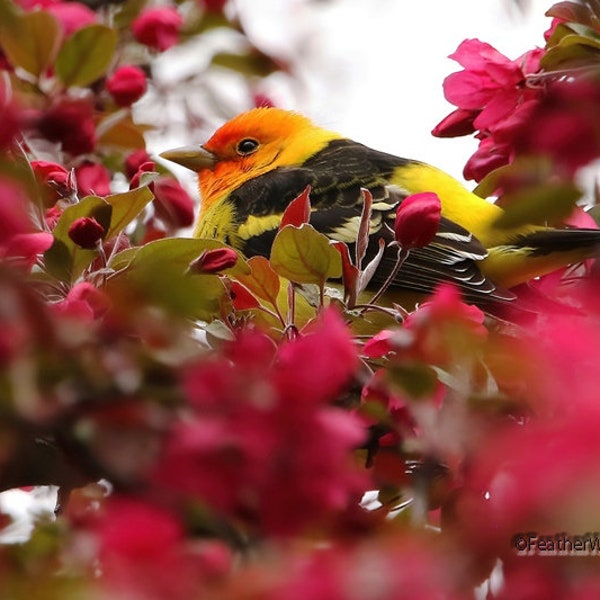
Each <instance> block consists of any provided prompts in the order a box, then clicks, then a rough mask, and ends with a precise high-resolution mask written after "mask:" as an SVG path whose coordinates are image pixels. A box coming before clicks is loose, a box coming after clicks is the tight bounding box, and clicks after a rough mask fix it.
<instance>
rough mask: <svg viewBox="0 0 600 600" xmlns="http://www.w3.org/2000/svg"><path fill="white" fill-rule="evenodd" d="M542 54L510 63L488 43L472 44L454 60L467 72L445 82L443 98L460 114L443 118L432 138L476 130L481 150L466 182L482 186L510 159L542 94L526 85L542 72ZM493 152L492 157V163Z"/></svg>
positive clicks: (467, 43) (463, 47) (527, 55)
mask: <svg viewBox="0 0 600 600" xmlns="http://www.w3.org/2000/svg"><path fill="white" fill-rule="evenodd" d="M542 54H543V51H542V50H540V49H535V50H532V51H530V52H526V53H525V54H523V55H522V56H520V57H519V58H517V59H516V60H514V61H511V60H510V59H508V58H507V57H506V56H504V55H503V54H501V53H500V52H498V51H497V50H496V49H494V48H493V47H492V46H490V45H489V44H486V43H484V42H481V41H479V40H477V39H471V40H465V41H463V42H462V43H461V44H460V45H459V47H458V48H457V50H456V52H455V53H454V54H452V55H450V58H453V59H454V60H456V61H457V62H458V63H459V64H460V65H462V66H463V67H464V69H463V70H462V71H459V72H457V73H452V74H451V75H449V76H448V77H447V78H446V79H445V81H444V95H445V96H446V99H447V100H448V101H449V102H451V103H452V104H454V105H455V106H457V107H458V110H456V111H454V112H453V113H451V114H450V115H449V116H448V117H446V118H445V119H443V120H442V121H441V122H440V123H439V124H438V125H437V126H436V127H435V128H434V130H433V133H434V135H437V136H440V137H444V136H446V137H447V136H454V135H466V134H469V133H472V132H474V131H478V135H477V137H478V138H479V140H480V149H479V150H478V153H477V155H474V156H473V157H472V158H471V160H470V161H469V163H468V165H467V167H466V168H465V177H466V178H467V179H475V180H477V181H479V180H481V179H482V178H483V177H484V176H485V175H486V174H487V173H489V172H490V171H491V170H493V169H495V168H497V167H498V166H502V165H504V164H508V163H509V162H510V161H511V160H512V156H513V154H514V150H513V144H514V137H515V135H516V133H517V132H518V131H519V130H520V129H521V128H522V127H523V126H524V125H525V124H526V123H527V119H528V116H529V114H530V111H531V108H532V103H535V102H536V101H538V99H539V97H540V96H541V94H542V92H541V90H540V89H538V88H532V87H529V86H528V85H527V76H528V75H531V74H533V73H536V72H537V71H538V70H539V65H540V59H541V57H542ZM490 150H492V152H493V158H492V159H489V160H488V159H486V156H487V154H488V153H489V151H490Z"/></svg>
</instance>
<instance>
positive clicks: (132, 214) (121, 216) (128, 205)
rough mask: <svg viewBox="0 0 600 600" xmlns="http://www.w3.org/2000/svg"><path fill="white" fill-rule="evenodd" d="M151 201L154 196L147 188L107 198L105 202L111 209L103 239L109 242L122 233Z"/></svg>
mask: <svg viewBox="0 0 600 600" xmlns="http://www.w3.org/2000/svg"><path fill="white" fill-rule="evenodd" d="M153 199H154V194H153V193H152V192H151V191H150V189H149V188H148V187H147V186H143V187H139V188H136V189H134V190H130V191H128V192H124V193H123V194H113V195H111V196H107V197H106V198H105V200H106V202H108V204H110V206H111V207H112V216H111V219H110V227H109V229H108V232H107V233H106V236H105V239H107V240H110V239H111V238H113V237H115V236H116V235H117V234H118V233H119V232H121V231H123V229H125V227H127V225H129V223H131V221H133V220H134V219H135V218H136V217H137V216H138V215H139V214H140V212H141V211H142V210H143V208H144V207H145V206H146V204H148V202H151V201H152V200H153Z"/></svg>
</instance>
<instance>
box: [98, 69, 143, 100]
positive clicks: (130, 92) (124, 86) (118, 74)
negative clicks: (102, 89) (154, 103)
mask: <svg viewBox="0 0 600 600" xmlns="http://www.w3.org/2000/svg"><path fill="white" fill-rule="evenodd" d="M147 87H148V84H147V82H146V74H145V73H144V71H142V69H140V68H139V67H136V66H135V65H124V66H122V67H119V68H118V69H117V70H116V71H115V72H114V73H113V74H112V75H111V76H110V77H109V78H108V79H107V80H106V89H107V90H108V92H109V93H110V95H111V96H112V97H113V99H114V101H115V103H116V104H117V105H118V106H131V105H132V104H133V103H134V102H136V101H137V100H139V99H140V98H141V97H142V96H143V95H144V94H145V93H146V89H147Z"/></svg>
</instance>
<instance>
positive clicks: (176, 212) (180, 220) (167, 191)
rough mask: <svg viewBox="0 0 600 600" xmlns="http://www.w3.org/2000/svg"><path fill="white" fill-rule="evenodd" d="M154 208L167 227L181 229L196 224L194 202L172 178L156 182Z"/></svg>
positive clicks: (164, 178) (161, 178) (160, 179)
mask: <svg viewBox="0 0 600 600" xmlns="http://www.w3.org/2000/svg"><path fill="white" fill-rule="evenodd" d="M154 196H155V198H154V208H155V209H156V214H157V216H158V217H159V218H160V219H161V221H163V222H164V223H165V224H166V225H169V226H171V227H175V228H177V229H179V228H180V227H189V226H190V225H191V224H192V223H193V222H194V212H195V211H194V201H193V200H192V198H191V197H190V195H189V194H188V193H187V192H186V191H185V189H184V187H183V186H182V185H181V184H180V183H179V182H178V181H177V180H176V179H173V178H172V177H160V178H159V179H157V180H156V181H155V182H154Z"/></svg>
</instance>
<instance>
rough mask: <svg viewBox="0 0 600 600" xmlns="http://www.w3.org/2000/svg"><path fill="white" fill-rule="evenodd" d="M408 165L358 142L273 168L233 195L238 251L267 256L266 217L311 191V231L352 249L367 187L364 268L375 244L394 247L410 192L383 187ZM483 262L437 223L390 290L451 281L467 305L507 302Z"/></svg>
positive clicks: (447, 225) (459, 235)
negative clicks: (399, 211)
mask: <svg viewBox="0 0 600 600" xmlns="http://www.w3.org/2000/svg"><path fill="white" fill-rule="evenodd" d="M409 162H410V161H407V160H405V159H402V158H398V157H396V156H393V155H390V154H386V153H383V152H377V151H375V150H371V149H370V148H367V147H366V146H362V145H361V144H357V143H356V142H352V141H349V140H334V141H332V142H331V143H330V144H329V145H328V146H327V147H326V148H325V149H324V150H322V151H321V152H319V153H317V154H316V155H315V156H313V157H312V158H310V159H309V160H307V161H306V162H305V163H304V165H303V166H302V167H298V168H278V169H275V170H273V171H271V172H269V173H265V174H264V175H261V176H259V177H256V178H255V179H252V180H250V181H248V182H247V183H245V184H244V185H242V186H241V187H240V188H238V189H237V190H236V191H235V192H234V193H233V194H232V196H231V199H232V201H233V202H234V205H235V211H236V219H237V221H238V224H239V225H246V227H245V231H246V232H247V234H246V235H245V236H243V247H242V250H243V252H244V253H245V254H246V255H247V256H253V255H256V254H260V255H263V256H267V257H268V256H269V254H270V249H271V244H272V243H273V239H274V237H275V235H276V233H277V225H276V224H274V223H273V221H272V220H269V221H267V220H266V218H267V217H269V216H272V215H281V214H282V213H283V211H284V210H285V208H286V207H287V206H288V204H289V203H290V202H291V201H292V200H293V199H294V198H296V197H297V196H298V195H299V194H300V193H301V192H302V191H303V190H304V189H305V188H306V186H307V185H310V186H311V195H310V199H311V206H312V214H311V219H310V222H311V224H312V225H313V226H314V227H315V229H317V230H318V231H320V232H322V233H324V234H325V235H327V236H328V237H329V238H331V239H333V240H339V241H343V242H346V243H347V244H348V245H350V246H352V245H353V244H354V242H355V240H356V236H357V233H358V227H359V223H360V216H361V212H362V205H363V194H362V192H361V190H362V188H366V189H368V190H369V191H370V192H371V194H372V195H373V212H372V218H371V228H370V238H371V242H370V244H369V249H368V253H367V257H366V260H367V261H368V260H369V258H370V257H371V256H374V255H375V253H376V252H377V248H378V243H379V238H383V239H384V240H385V241H386V244H387V243H389V242H390V241H392V240H393V231H392V228H391V225H393V219H394V215H395V211H396V208H397V207H398V205H399V204H400V203H401V202H402V200H403V199H404V198H405V197H406V195H407V193H406V191H405V190H402V189H399V188H397V187H395V186H391V185H389V184H388V181H389V179H390V178H391V176H392V174H393V171H394V169H395V168H396V167H398V166H402V165H405V164H408V163H409ZM261 219H262V222H261ZM251 222H252V223H254V224H255V225H256V226H251ZM266 223H268V225H266ZM259 225H260V226H259ZM396 254H397V252H396V249H395V248H393V247H391V248H387V247H386V250H385V253H384V256H383V259H382V261H381V264H380V266H379V268H378V270H377V272H376V273H375V276H374V278H373V283H381V282H383V281H385V279H386V277H387V275H388V274H389V272H390V271H391V269H392V268H393V266H394V263H395V259H396ZM486 256H487V251H486V249H485V248H484V247H483V246H482V245H481V244H480V243H479V241H478V240H477V239H476V238H474V237H473V236H472V235H471V234H470V233H469V232H468V231H467V230H465V229H464V228H463V227H461V226H459V225H458V224H456V223H454V222H452V221H449V220H448V219H445V218H442V220H441V223H440V228H439V231H438V233H437V235H436V237H435V239H434V241H433V242H432V243H431V244H429V245H428V246H426V247H425V248H419V249H415V250H413V251H411V253H410V255H409V257H408V259H407V260H406V262H405V263H404V265H403V266H402V268H401V270H400V272H399V273H398V276H397V277H396V279H395V281H394V284H393V286H392V287H393V288H395V289H403V290H409V291H416V292H420V293H424V294H426V293H430V292H432V291H433V290H434V289H435V288H436V287H437V285H438V284H439V283H441V282H443V281H451V282H452V283H454V284H455V285H457V286H458V287H459V288H460V289H461V290H462V292H463V294H464V296H465V298H466V299H467V300H468V301H471V302H475V303H479V304H487V303H488V302H489V301H490V300H494V301H508V300H512V299H513V298H514V295H513V294H512V293H511V292H508V291H506V290H502V289H499V288H497V287H496V286H495V285H494V284H493V283H492V282H491V281H489V280H488V279H486V278H485V277H484V276H483V275H482V273H481V272H480V270H479V268H478V265H477V263H478V262H479V261H481V260H483V259H484V258H485V257H486Z"/></svg>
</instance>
